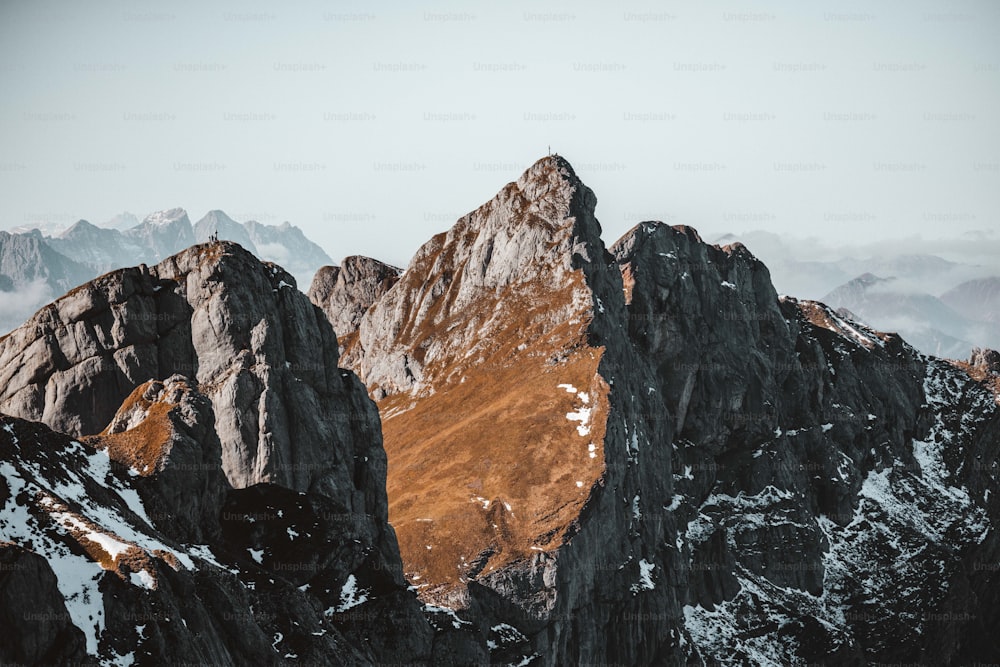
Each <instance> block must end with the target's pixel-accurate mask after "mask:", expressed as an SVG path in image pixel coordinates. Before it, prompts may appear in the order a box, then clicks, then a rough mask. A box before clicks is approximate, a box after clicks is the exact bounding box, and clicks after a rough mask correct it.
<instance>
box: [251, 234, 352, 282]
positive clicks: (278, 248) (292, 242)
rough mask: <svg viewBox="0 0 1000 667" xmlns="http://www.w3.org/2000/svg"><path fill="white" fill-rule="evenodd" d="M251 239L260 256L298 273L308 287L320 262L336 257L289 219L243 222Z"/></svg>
mask: <svg viewBox="0 0 1000 667" xmlns="http://www.w3.org/2000/svg"><path fill="white" fill-rule="evenodd" d="M244 227H246V230H247V233H248V234H249V235H250V239H251V240H252V241H253V242H254V245H256V246H257V251H258V252H257V256H258V257H260V258H261V259H266V260H268V261H270V262H274V263H275V264H280V265H281V266H282V267H284V268H285V269H286V270H287V271H289V272H291V274H292V275H294V276H295V278H296V280H298V281H299V283H300V284H301V285H302V287H303V288H305V286H306V285H308V284H309V282H310V281H311V280H312V277H313V274H314V273H316V270H317V269H319V267H321V266H325V265H327V264H332V263H333V259H332V258H331V257H330V256H329V255H327V254H326V253H325V252H324V251H323V249H322V248H320V247H319V246H318V245H316V244H315V243H313V242H312V241H310V240H309V239H307V238H306V236H305V234H303V233H302V230H301V229H299V228H298V227H296V226H294V225H292V224H291V223H289V222H283V223H281V224H280V225H264V224H261V223H259V222H257V221H255V220H250V221H248V222H246V223H244Z"/></svg>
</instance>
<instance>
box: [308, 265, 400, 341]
mask: <svg viewBox="0 0 1000 667" xmlns="http://www.w3.org/2000/svg"><path fill="white" fill-rule="evenodd" d="M402 272H403V271H402V269H398V268H396V267H394V266H389V265H388V264H384V263H382V262H380V261H378V260H377V259H371V258H370V257H360V256H352V257H345V258H344V260H343V261H342V262H341V263H340V266H324V267H322V268H321V269H320V270H319V271H317V272H316V275H315V277H314V278H313V281H312V285H310V286H309V292H308V295H309V299H310V300H311V301H312V302H313V303H314V304H316V305H317V306H319V307H320V308H322V309H323V312H325V313H326V316H327V318H329V320H330V323H331V324H333V330H334V331H336V332H337V337H338V338H343V337H344V336H346V335H349V334H353V333H354V332H356V331H357V330H358V325H359V324H360V323H361V318H362V317H363V316H364V314H365V312H367V311H368V309H369V308H370V307H371V305H372V304H373V303H375V302H376V301H378V300H379V299H380V298H381V297H382V295H383V294H385V293H386V292H388V291H389V289H390V288H391V287H392V286H393V285H395V284H396V283H397V282H398V281H399V276H400V274H401V273H402Z"/></svg>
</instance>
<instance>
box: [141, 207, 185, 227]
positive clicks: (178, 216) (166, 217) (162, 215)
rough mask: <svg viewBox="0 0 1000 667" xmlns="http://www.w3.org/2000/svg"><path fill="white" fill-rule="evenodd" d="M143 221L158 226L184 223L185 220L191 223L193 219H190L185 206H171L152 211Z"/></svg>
mask: <svg viewBox="0 0 1000 667" xmlns="http://www.w3.org/2000/svg"><path fill="white" fill-rule="evenodd" d="M142 222H143V223H148V224H150V225H157V226H159V225H170V224H175V223H181V224H183V223H184V222H187V224H188V225H190V224H191V221H190V220H189V219H188V214H187V211H185V210H184V209H183V208H170V209H166V210H163V211H156V212H154V213H150V214H149V215H147V216H146V217H145V218H144V219H143V221H142Z"/></svg>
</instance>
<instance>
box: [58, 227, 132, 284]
mask: <svg viewBox="0 0 1000 667" xmlns="http://www.w3.org/2000/svg"><path fill="white" fill-rule="evenodd" d="M45 242H46V243H48V244H49V245H50V246H51V247H52V248H53V249H54V250H57V251H58V252H60V253H61V254H63V255H65V256H66V257H69V258H70V259H72V260H74V261H76V262H80V263H82V264H87V265H89V266H91V267H93V268H94V269H95V270H96V271H97V272H98V273H104V272H106V271H110V270H111V269H116V268H118V267H121V266H124V265H126V264H128V263H130V262H134V261H136V259H137V258H144V257H145V255H146V252H145V250H144V248H143V247H142V245H141V244H140V243H139V242H138V241H137V240H134V239H132V238H130V237H128V236H126V235H125V234H123V233H122V232H120V231H118V230H117V229H105V228H103V227H97V226H95V225H92V224H90V223H89V222H87V221H86V220H80V221H78V222H77V223H76V224H74V225H73V226H72V227H70V228H69V229H67V230H66V231H64V232H63V233H62V234H60V235H59V236H54V237H49V238H46V239H45Z"/></svg>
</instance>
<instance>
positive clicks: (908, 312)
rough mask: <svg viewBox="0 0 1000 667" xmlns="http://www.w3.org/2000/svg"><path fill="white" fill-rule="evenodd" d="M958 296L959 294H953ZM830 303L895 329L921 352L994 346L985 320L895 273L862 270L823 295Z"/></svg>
mask: <svg viewBox="0 0 1000 667" xmlns="http://www.w3.org/2000/svg"><path fill="white" fill-rule="evenodd" d="M955 300H957V297H956V299H955ZM822 301H823V302H825V303H827V304H829V305H830V306H832V307H834V308H846V309H847V310H849V311H851V312H852V313H854V314H855V315H856V316H857V317H859V318H860V319H861V320H863V321H864V322H865V323H866V324H869V325H870V326H872V327H875V328H877V329H879V330H882V331H895V332H898V333H899V334H900V335H902V336H903V337H904V338H905V339H906V340H907V341H909V342H910V344H911V345H913V346H914V347H916V348H917V349H918V350H920V351H921V352H924V353H925V354H933V355H935V356H940V357H947V358H950V359H966V358H968V357H969V355H970V354H971V353H972V348H973V347H974V346H990V347H996V346H997V344H998V343H1000V337H998V336H997V335H996V334H995V333H994V332H993V331H991V330H990V328H989V327H987V326H985V323H984V322H982V321H981V320H979V319H977V318H975V312H974V311H973V310H972V309H967V311H966V312H967V313H968V314H971V315H972V317H966V316H963V314H962V313H959V312H957V311H956V310H955V309H953V308H951V307H950V306H949V305H948V304H947V303H945V302H944V301H943V300H942V299H939V298H937V297H935V296H933V295H931V294H928V293H926V292H920V291H914V290H912V289H909V288H908V286H907V283H906V282H904V281H901V280H898V279H895V278H879V277H878V276H875V275H873V274H871V273H865V274H862V275H860V276H858V277H857V278H855V279H854V280H851V281H849V282H847V283H845V284H843V285H841V286H840V287H838V288H836V289H834V290H833V291H831V292H830V293H829V294H827V295H826V296H824V297H823V299H822Z"/></svg>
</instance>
